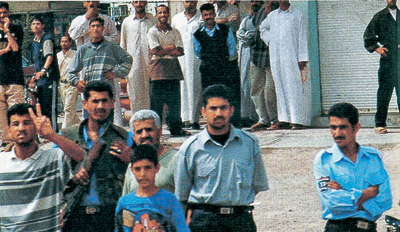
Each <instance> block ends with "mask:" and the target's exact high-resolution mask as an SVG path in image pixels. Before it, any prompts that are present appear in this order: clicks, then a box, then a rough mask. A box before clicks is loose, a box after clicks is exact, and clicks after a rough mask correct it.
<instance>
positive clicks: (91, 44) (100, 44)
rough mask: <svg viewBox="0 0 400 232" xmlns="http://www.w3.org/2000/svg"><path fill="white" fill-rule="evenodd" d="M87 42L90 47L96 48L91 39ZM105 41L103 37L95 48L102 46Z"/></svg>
mask: <svg viewBox="0 0 400 232" xmlns="http://www.w3.org/2000/svg"><path fill="white" fill-rule="evenodd" d="M89 43H90V46H91V47H93V48H96V46H95V45H94V44H93V43H92V40H90V41H89ZM105 43H107V40H106V38H104V37H103V40H102V41H101V42H100V43H99V46H97V48H99V47H101V46H103V45H104V44H105Z"/></svg>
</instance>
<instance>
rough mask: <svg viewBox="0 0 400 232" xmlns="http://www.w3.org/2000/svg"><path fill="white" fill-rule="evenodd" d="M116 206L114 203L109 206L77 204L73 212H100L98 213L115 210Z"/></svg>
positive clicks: (88, 213)
mask: <svg viewBox="0 0 400 232" xmlns="http://www.w3.org/2000/svg"><path fill="white" fill-rule="evenodd" d="M115 208H116V206H115V205H110V206H78V207H76V209H74V212H73V214H75V213H76V214H79V215H82V214H87V215H91V214H100V213H105V212H110V211H111V212H113V211H115Z"/></svg>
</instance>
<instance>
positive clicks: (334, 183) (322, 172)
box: [314, 103, 392, 232]
mask: <svg viewBox="0 0 400 232" xmlns="http://www.w3.org/2000/svg"><path fill="white" fill-rule="evenodd" d="M329 126H330V129H331V134H332V137H333V138H334V140H335V144H334V145H333V147H331V148H328V149H323V150H321V151H320V152H319V153H318V154H317V156H316V157H315V160H314V177H315V181H316V183H317V191H318V194H319V196H320V199H321V204H322V218H323V219H326V220H328V221H327V223H326V227H325V231H328V232H330V231H332V232H333V231H351V232H353V231H376V223H375V221H376V220H378V219H379V218H380V216H381V215H382V213H383V212H384V211H386V210H388V209H390V208H391V207H392V194H391V191H390V183H389V176H388V174H387V172H386V170H385V167H384V165H383V163H382V154H381V153H380V152H379V151H377V150H376V149H374V148H371V147H365V146H361V145H359V144H358V143H357V142H356V134H357V132H358V131H359V130H360V128H361V125H360V123H359V121H358V110H357V109H356V108H355V107H354V106H353V105H351V104H349V103H339V104H336V105H334V106H332V107H331V109H330V110H329Z"/></svg>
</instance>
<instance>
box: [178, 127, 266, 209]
mask: <svg viewBox="0 0 400 232" xmlns="http://www.w3.org/2000/svg"><path fill="white" fill-rule="evenodd" d="M266 190H268V181H267V175H266V173H265V168H264V162H263V160H262V157H261V152H260V147H259V145H258V140H257V139H256V137H255V136H254V135H252V134H251V133H249V132H246V131H242V130H239V129H237V128H234V127H231V131H230V135H229V138H228V141H226V143H225V144H224V145H221V144H219V143H217V142H215V141H214V140H213V139H212V138H211V137H210V134H209V133H208V131H207V128H206V129H204V130H203V131H202V132H200V133H199V134H197V135H194V136H192V137H191V138H189V139H187V140H186V141H185V142H184V143H183V144H182V146H181V147H180V149H179V152H178V154H177V164H176V169H175V195H176V197H177V198H178V200H179V201H181V202H185V201H188V202H190V203H202V204H213V205H229V206H234V205H248V204H250V203H252V202H253V201H254V198H255V195H256V193H258V192H261V191H266Z"/></svg>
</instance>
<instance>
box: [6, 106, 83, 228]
mask: <svg viewBox="0 0 400 232" xmlns="http://www.w3.org/2000/svg"><path fill="white" fill-rule="evenodd" d="M7 119H8V131H9V133H10V135H11V137H12V140H13V142H14V143H15V146H14V147H13V148H12V150H11V151H9V152H3V153H0V186H2V187H1V188H0V196H2V197H0V221H1V223H0V228H1V231H61V230H60V226H59V223H60V209H61V205H62V192H63V190H64V187H65V184H66V183H67V181H68V179H69V178H70V174H71V172H70V167H69V162H68V161H67V157H66V156H65V155H67V156H68V157H70V158H72V159H73V160H75V161H82V160H83V158H84V156H85V152H84V150H83V149H82V148H81V147H80V146H79V145H77V144H75V143H74V142H72V141H70V140H68V139H66V138H64V137H62V136H60V135H58V134H57V133H56V132H55V131H54V130H53V129H52V127H51V124H50V120H49V119H48V118H47V117H45V116H42V112H41V110H40V107H37V116H36V115H35V113H34V111H33V107H32V106H31V105H29V104H26V103H21V104H16V105H14V106H12V107H11V108H10V109H9V110H8V111H7ZM37 134H38V135H40V136H42V137H43V138H44V139H48V140H49V141H51V142H53V143H55V144H57V145H58V146H59V148H61V149H58V148H56V149H48V150H42V149H40V148H39V146H38V144H36V135H37Z"/></svg>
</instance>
